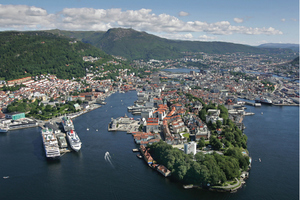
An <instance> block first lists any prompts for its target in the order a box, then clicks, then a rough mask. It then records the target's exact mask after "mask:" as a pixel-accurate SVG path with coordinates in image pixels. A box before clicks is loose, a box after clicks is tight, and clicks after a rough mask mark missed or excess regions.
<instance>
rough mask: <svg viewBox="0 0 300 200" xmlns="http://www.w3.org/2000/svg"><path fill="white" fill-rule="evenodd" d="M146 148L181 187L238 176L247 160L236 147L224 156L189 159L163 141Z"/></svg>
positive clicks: (246, 165)
mask: <svg viewBox="0 0 300 200" xmlns="http://www.w3.org/2000/svg"><path fill="white" fill-rule="evenodd" d="M148 147H150V153H151V155H152V156H153V158H154V159H155V160H156V161H157V162H158V163H160V164H163V165H165V166H166V167H167V168H168V169H169V170H170V171H171V172H172V177H173V178H174V179H176V180H179V181H181V182H183V183H185V184H197V185H201V186H207V184H210V185H219V184H222V183H224V182H225V181H227V180H233V179H234V178H237V177H239V176H240V174H241V170H240V168H242V169H244V170H245V169H247V167H248V165H249V157H248V156H243V155H242V153H241V151H240V149H239V148H230V149H228V151H226V153H225V155H222V154H218V153H213V154H205V155H204V154H203V153H197V154H196V155H195V157H194V158H193V156H192V155H187V154H185V153H184V152H183V151H181V150H179V149H177V148H173V147H172V146H171V145H168V144H166V143H165V142H163V141H160V142H158V143H154V144H152V145H149V146H148Z"/></svg>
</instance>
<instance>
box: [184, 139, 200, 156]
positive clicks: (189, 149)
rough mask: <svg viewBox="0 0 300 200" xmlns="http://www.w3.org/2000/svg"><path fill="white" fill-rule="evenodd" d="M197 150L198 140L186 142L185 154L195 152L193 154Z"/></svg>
mask: <svg viewBox="0 0 300 200" xmlns="http://www.w3.org/2000/svg"><path fill="white" fill-rule="evenodd" d="M196 150H197V143H196V142H189V143H187V144H184V153H185V154H190V153H193V155H195V154H196Z"/></svg>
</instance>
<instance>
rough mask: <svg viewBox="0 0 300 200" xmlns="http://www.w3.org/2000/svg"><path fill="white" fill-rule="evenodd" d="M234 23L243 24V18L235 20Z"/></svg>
mask: <svg viewBox="0 0 300 200" xmlns="http://www.w3.org/2000/svg"><path fill="white" fill-rule="evenodd" d="M233 21H235V22H236V23H242V22H243V21H244V19H243V18H237V17H236V18H234V19H233Z"/></svg>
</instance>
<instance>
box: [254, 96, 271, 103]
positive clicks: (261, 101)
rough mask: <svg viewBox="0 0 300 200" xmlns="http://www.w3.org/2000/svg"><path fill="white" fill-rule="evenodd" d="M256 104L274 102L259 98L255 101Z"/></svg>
mask: <svg viewBox="0 0 300 200" xmlns="http://www.w3.org/2000/svg"><path fill="white" fill-rule="evenodd" d="M255 102H256V103H264V104H270V105H271V104H272V101H271V100H270V99H267V98H264V97H260V98H259V97H258V98H256V99H255Z"/></svg>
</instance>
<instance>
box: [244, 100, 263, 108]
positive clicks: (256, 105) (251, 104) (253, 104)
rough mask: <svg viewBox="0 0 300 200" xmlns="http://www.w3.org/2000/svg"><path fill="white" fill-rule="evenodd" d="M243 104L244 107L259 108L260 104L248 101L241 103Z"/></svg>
mask: <svg viewBox="0 0 300 200" xmlns="http://www.w3.org/2000/svg"><path fill="white" fill-rule="evenodd" d="M243 102H245V104H246V105H250V106H255V107H259V106H261V103H253V102H249V101H243Z"/></svg>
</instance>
